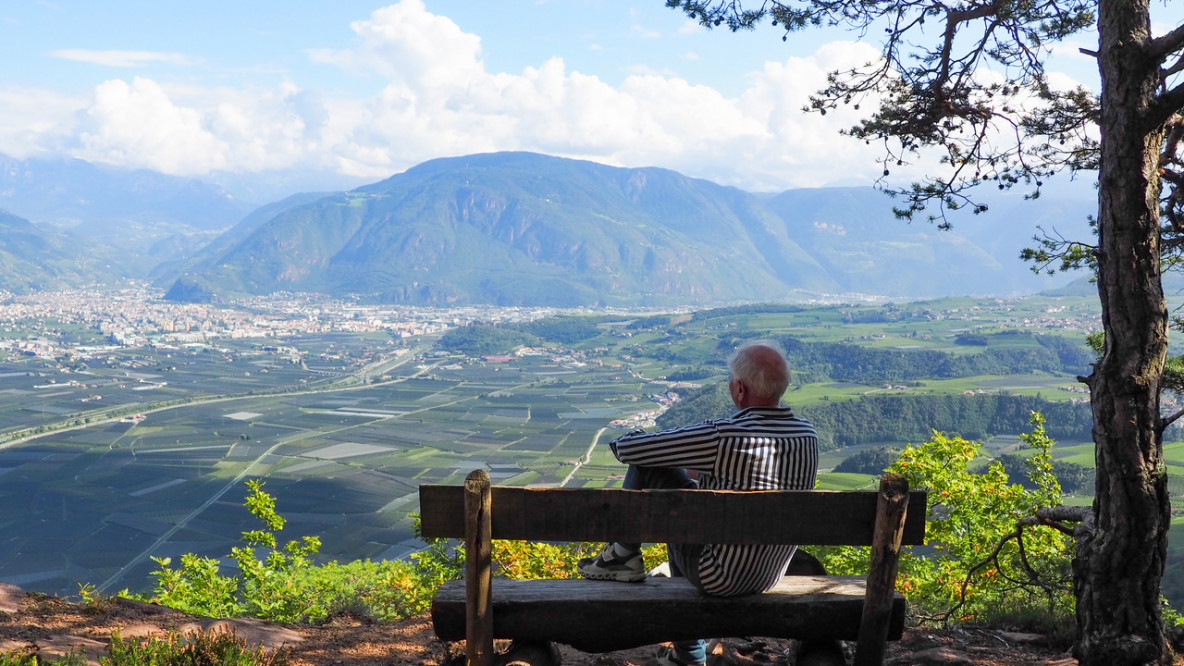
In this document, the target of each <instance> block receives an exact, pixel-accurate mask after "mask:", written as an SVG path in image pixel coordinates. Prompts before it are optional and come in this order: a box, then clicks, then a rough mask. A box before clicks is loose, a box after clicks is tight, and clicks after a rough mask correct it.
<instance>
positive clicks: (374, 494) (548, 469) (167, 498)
mask: <svg viewBox="0 0 1184 666" xmlns="http://www.w3.org/2000/svg"><path fill="white" fill-rule="evenodd" d="M1096 327H1097V314H1096V306H1095V305H1091V304H1090V302H1089V299H1072V298H1066V299H1053V298H1044V297H1040V298H1030V299H989V300H974V299H943V300H942V301H933V302H927V303H918V304H905V305H894V306H888V307H878V306H849V307H848V306H828V307H799V308H784V309H783V311H778V312H764V313H762V312H744V311H739V310H737V311H735V312H731V311H720V312H716V313H714V314H711V315H709V316H708V315H703V314H696V315H695V316H691V315H677V316H667V315H659V316H656V317H655V316H652V315H645V314H637V315H629V316H625V315H621V316H618V317H603V318H602V320H601V323H600V324H599V331H600V334H599V335H597V336H595V337H592V338H587V339H582V340H579V341H576V342H570V343H563V344H559V343H554V342H546V341H543V342H540V344H539V348H538V350H537V354H528V355H519V356H514V357H513V358H512V360H510V361H508V362H498V363H494V362H485V361H482V360H481V358H480V357H479V356H475V355H468V354H464V353H455V352H447V351H443V350H441V349H440V348H439V347H437V346H436V343H437V341H436V339H435V338H434V337H429V338H412V339H402V340H393V339H391V338H390V337H389V336H385V335H382V334H378V335H376V334H325V335H319V336H318V335H304V336H297V337H293V338H288V339H285V340H283V341H282V342H279V343H278V344H277V343H276V342H274V341H273V342H269V343H268V344H267V345H264V344H261V343H258V342H251V341H240V342H236V343H219V346H217V347H215V346H207V345H202V346H193V347H175V348H164V347H157V348H143V349H118V350H113V351H109V352H107V353H104V354H101V355H100V354H96V355H95V356H94V357H91V358H87V359H77V358H75V359H68V360H63V359H46V358H40V357H32V356H25V355H14V354H8V355H5V356H3V357H0V503H2V504H3V506H4V508H5V511H4V512H3V513H2V514H0V534H3V536H2V537H0V580H5V581H8V582H13V583H16V584H19V585H22V586H24V587H26V588H28V589H33V590H42V591H47V592H55V593H61V594H71V593H75V592H76V591H77V583H78V582H90V583H95V584H98V585H101V586H102V587H103V589H104V590H105V591H115V590H118V589H120V588H123V587H129V588H131V589H135V590H142V589H144V588H145V587H147V586H148V585H149V584H150V578H149V575H148V573H149V571H150V570H151V569H152V568H153V565H152V563H151V561H150V560H148V559H147V557H148V556H157V557H160V556H171V557H176V556H178V555H180V554H182V553H185V552H196V553H200V554H203V555H212V556H221V555H224V554H225V553H226V552H228V550H229V548H230V547H231V546H232V545H234V544H235V543H236V541H237V539H238V536H239V533H240V532H241V531H243V530H245V529H250V528H253V527H255V526H254V525H252V524H251V522H250V517H249V514H248V513H247V511H246V509H245V508H243V507H242V500H243V497H244V496H245V494H246V488H245V486H244V484H243V481H244V480H246V479H248V478H263V479H265V480H266V481H267V490H268V492H270V493H272V494H273V495H275V496H276V497H277V498H278V506H277V508H278V510H279V512H280V513H281V514H282V515H284V516H285V517H286V518H288V519H289V523H288V526H287V528H286V529H285V532H284V535H283V536H285V537H287V538H294V537H297V536H302V535H306V534H309V535H318V536H320V537H321V538H322V540H323V542H324V544H325V547H324V550H323V558H324V559H339V560H349V559H357V558H398V557H402V556H405V555H406V554H408V553H409V552H412V551H413V550H415V549H417V548H418V547H419V546H420V542H419V541H418V540H416V539H415V537H414V535H413V532H412V521H411V518H410V514H411V513H413V512H414V511H415V510H416V506H417V495H416V492H417V488H418V485H419V484H420V483H425V482H431V483H459V482H460V481H461V480H462V479H463V478H464V476H465V475H466V474H467V473H468V472H469V471H470V470H472V469H475V468H478V467H480V468H484V469H487V470H488V471H489V472H490V474H491V476H492V477H493V478H494V480H495V482H498V483H504V484H511V485H528V484H529V485H560V484H563V485H566V486H569V487H579V486H587V487H601V486H606V485H615V484H619V483H620V480H621V477H622V475H623V473H624V468H623V467H622V466H621V465H620V463H618V462H617V461H616V460H615V459H614V458H613V457H612V455H611V452H610V451H609V449H608V447H607V446H606V444H607V442H608V440H610V439H611V438H612V437H614V436H616V435H617V434H620V433H621V432H623V430H621V429H619V428H614V427H611V426H610V422H611V421H613V420H614V419H623V418H629V417H637V415H639V414H642V413H643V412H656V411H659V410H660V409H661V408H660V406H659V404H658V403H657V402H655V401H654V400H653V396H656V395H659V394H663V393H665V392H667V391H669V390H671V389H672V387H675V386H678V387H679V388H678V389H677V390H678V391H680V392H682V393H686V392H687V391H693V390H694V389H693V387H694V386H710V385H713V384H715V383H718V382H719V381H721V380H722V379H723V378H724V377H725V376H726V369H725V368H724V364H723V361H724V358H725V356H726V353H727V351H728V350H729V349H730V348H731V347H732V346H734V344H735V342H736V341H737V340H739V339H744V338H750V337H768V336H792V337H793V338H794V339H796V340H799V341H802V342H803V343H809V344H819V345H832V347H826V348H827V349H837V350H843V349H859V350H873V351H877V352H892V353H900V354H906V355H907V354H909V353H912V352H923V351H924V352H938V353H941V354H945V355H947V356H949V357H950V358H970V357H973V356H974V355H976V354H981V353H982V352H984V350H989V351H992V352H997V353H1000V354H1007V353H1012V352H1015V353H1024V352H1031V351H1033V350H1035V351H1040V350H1041V349H1042V348H1043V347H1044V346H1046V343H1047V340H1048V338H1046V337H1042V336H1056V337H1059V338H1064V339H1065V340H1068V341H1071V342H1070V344H1077V342H1076V341H1079V340H1080V339H1082V338H1083V337H1084V335H1085V333H1086V332H1088V331H1090V330H1094V329H1095V328H1096ZM64 334H65V333H64ZM966 334H975V335H985V336H988V339H987V344H986V345H979V344H965V342H966V341H967V339H966V338H965V335H966ZM68 335H70V336H73V337H76V338H79V339H83V340H89V339H90V338H88V337H87V336H88V333H87V331H86V330H85V329H83V330H70V331H69V332H68ZM959 336H963V337H962V338H960V337H959ZM91 337H93V336H91ZM1041 340H1044V342H1041ZM292 350H297V351H298V354H293V353H292ZM506 351H507V352H509V351H511V350H506ZM820 368H823V366H821V365H820V366H817V367H813V368H806V369H805V370H804V371H803V374H802V375H801V376H800V377H806V378H809V377H811V376H813V377H821V376H823V374H825V372H824V369H820ZM873 370H874V368H873ZM1020 370H1022V369H1020ZM1082 372H1086V369H1085V368H1081V369H1074V368H1057V369H1054V370H1033V371H1011V372H1007V373H1004V374H973V375H966V376H952V377H940V378H939V377H923V378H918V379H910V380H908V381H877V382H866V381H856V380H850V379H846V380H844V379H835V378H834V377H826V378H825V379H824V380H822V381H808V380H801V379H799V381H798V382H797V383H795V385H794V386H793V387H792V388H791V391H790V392H789V393H788V394H787V396H786V399H787V400H788V401H789V402H790V403H791V404H794V405H797V406H805V405H811V404H817V403H819V402H821V401H837V402H842V401H848V400H850V401H854V400H861V399H864V398H866V397H868V396H877V395H901V396H909V395H950V394H967V393H968V392H969V393H970V394H981V393H987V394H1011V395H1033V396H1034V395H1039V396H1041V397H1042V398H1044V399H1046V400H1051V401H1068V400H1073V399H1078V400H1080V399H1081V398H1082V397H1084V394H1082V393H1080V392H1077V391H1074V390H1066V389H1075V388H1077V387H1078V386H1079V384H1078V383H1077V382H1076V374H1078V373H1082ZM678 373H691V374H692V375H694V376H696V377H697V378H696V379H694V380H693V381H689V382H685V383H683V384H679V383H678V382H676V381H674V380H672V379H668V377H677V376H678ZM688 384H689V385H690V386H691V387H692V388H687V385H688ZM96 396H97V397H96ZM137 413H140V414H143V416H144V417H145V418H144V420H142V421H139V422H135V423H130V422H121V421H120V420H119V419H120V418H121V417H127V416H130V415H133V414H137ZM719 415H720V414H713V413H705V414H701V415H699V418H710V417H714V416H719ZM638 418H640V417H638ZM629 427H633V426H629ZM1016 434H1018V433H1015V432H1005V433H995V436H993V437H991V438H990V439H989V441H987V442H985V443H984V444H985V445H984V452H985V454H986V455H998V454H1000V453H1004V452H1009V451H1013V450H1015V449H1016V448H1017V446H1018V440H1017V438H1016V437H1015V435H1016ZM5 442H9V443H8V444H5ZM594 443H598V444H597V445H594ZM906 443H907V442H877V443H873V444H868V445H861V446H859V447H848V448H845V449H840V450H833V451H825V452H823V455H822V459H821V474H820V484H821V486H822V487H824V488H833V489H858V488H871V487H874V484H875V478H874V477H873V476H870V475H860V474H845V473H842V474H841V473H835V472H833V471H831V470H833V468H834V467H835V466H836V465H837V464H838V463H840V462H842V460H844V459H845V458H847V457H849V456H850V455H853V454H854V453H856V452H858V451H860V450H863V449H867V448H872V447H874V446H879V445H884V444H891V445H893V446H897V447H899V446H902V445H904V444H906ZM1165 454H1166V457H1167V460H1168V462H1169V464H1170V465H1171V467H1170V470H1171V473H1172V479H1171V481H1172V490H1173V496H1174V497H1179V496H1180V494H1179V492H1178V491H1179V490H1184V487H1181V486H1184V474H1180V472H1184V442H1172V443H1169V444H1168V445H1167V446H1166V447H1165ZM1054 455H1055V456H1056V457H1057V458H1058V459H1059V460H1064V461H1067V462H1075V463H1078V464H1081V465H1084V466H1092V465H1093V448H1092V444H1089V443H1083V442H1082V441H1065V442H1062V443H1061V444H1059V445H1058V446H1057V447H1056V448H1055V449H1054ZM1067 501H1069V502H1071V503H1075V504H1078V503H1087V502H1088V501H1089V498H1087V497H1073V498H1068V500H1067ZM1182 507H1184V505H1178V506H1177V507H1176V510H1177V511H1179V510H1180V509H1181V508H1182ZM1177 522H1179V519H1177ZM1172 557H1174V558H1176V559H1175V560H1173V561H1184V539H1175V540H1173V548H1172ZM1180 587H1181V589H1184V581H1181V585H1180Z"/></svg>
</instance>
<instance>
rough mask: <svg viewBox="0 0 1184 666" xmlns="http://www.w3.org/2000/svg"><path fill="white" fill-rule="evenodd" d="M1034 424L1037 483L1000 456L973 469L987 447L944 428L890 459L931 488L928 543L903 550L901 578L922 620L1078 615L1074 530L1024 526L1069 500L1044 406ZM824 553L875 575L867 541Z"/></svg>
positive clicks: (915, 484)
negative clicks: (1014, 474) (1055, 468)
mask: <svg viewBox="0 0 1184 666" xmlns="http://www.w3.org/2000/svg"><path fill="white" fill-rule="evenodd" d="M1031 422H1032V426H1033V430H1032V432H1031V433H1030V434H1027V435H1021V439H1022V440H1024V441H1025V442H1026V443H1027V445H1028V446H1029V447H1031V448H1033V449H1035V450H1036V452H1035V453H1034V454H1033V455H1032V456H1030V457H1029V458H1028V459H1027V464H1028V476H1029V479H1028V480H1029V481H1030V483H1029V484H1028V486H1029V487H1025V486H1024V485H1023V484H1020V483H1012V482H1011V480H1010V479H1009V478H1008V476H1007V472H1006V471H1005V469H1004V467H1003V465H1002V464H1001V463H1000V462H998V461H992V462H990V463H989V464H988V465H987V467H986V469H985V470H984V471H982V472H981V473H975V472H972V471H970V467H971V465H972V463H973V462H975V461H976V460H977V459H980V458H981V452H980V445H979V444H978V443H977V442H972V441H968V440H965V439H963V438H961V437H951V436H947V435H944V434H942V433H937V432H935V433H934V434H933V437H932V438H931V439H930V440H929V441H928V442H926V443H924V444H921V445H919V446H909V447H907V448H905V450H904V451H903V452H902V453H901V455H900V459H899V460H898V461H897V462H896V463H894V464H893V465H892V466H891V467H889V470H888V471H891V472H898V473H901V474H903V475H904V476H905V478H907V479H908V481H909V486H910V487H911V488H914V489H926V490H928V491H929V511H928V517H927V523H926V527H925V542H926V546H925V547H922V548H913V549H908V550H905V551H904V552H902V555H901V560H900V574H899V579H898V581H897V589H899V590H900V591H901V592H902V593H904V595H905V596H906V597H907V598H908V600H909V604H910V607H911V610H912V611H914V612H915V613H916V614H917V616H918V617H919V618H920V619H923V620H926V619H927V620H937V621H968V620H975V619H979V620H982V619H987V618H989V617H990V618H994V619H998V616H999V615H1000V614H1001V613H1002V614H1007V613H1010V612H1012V611H1016V612H1018V611H1019V610H1020V609H1031V608H1039V609H1041V612H1042V615H1043V617H1046V618H1047V619H1048V620H1049V621H1050V622H1052V623H1053V624H1058V623H1061V622H1062V621H1063V620H1065V619H1066V618H1068V617H1069V616H1070V615H1071V614H1072V612H1073V596H1072V590H1071V580H1072V579H1071V571H1070V561H1071V556H1072V548H1073V544H1072V538H1071V537H1070V536H1068V535H1066V534H1064V533H1062V532H1060V531H1058V530H1055V529H1051V528H1049V527H1043V526H1037V527H1032V528H1029V529H1025V530H1023V531H1022V532H1020V531H1018V529H1017V521H1019V520H1020V519H1022V518H1025V517H1030V516H1033V515H1035V512H1036V509H1038V508H1042V507H1054V506H1057V505H1059V504H1060V500H1061V488H1060V485H1059V484H1058V482H1057V478H1056V476H1055V475H1054V474H1053V472H1052V455H1051V448H1052V446H1053V441H1052V440H1051V439H1050V438H1049V437H1048V436H1047V434H1046V433H1045V430H1044V419H1043V417H1042V416H1041V415H1040V414H1038V413H1034V414H1033V415H1032V421H1031ZM822 559H823V561H824V563H825V564H826V566H827V569H828V571H829V572H830V573H832V574H857V573H858V574H863V573H866V567H867V561H868V559H867V549H854V548H836V549H828V550H826V552H825V553H824V555H823V558H822Z"/></svg>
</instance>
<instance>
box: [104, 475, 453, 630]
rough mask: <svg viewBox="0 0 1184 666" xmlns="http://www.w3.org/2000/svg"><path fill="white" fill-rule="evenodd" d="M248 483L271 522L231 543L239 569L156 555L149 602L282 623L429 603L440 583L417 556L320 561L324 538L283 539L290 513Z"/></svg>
mask: <svg viewBox="0 0 1184 666" xmlns="http://www.w3.org/2000/svg"><path fill="white" fill-rule="evenodd" d="M247 486H248V488H249V489H250V493H249V494H248V495H247V499H246V506H247V508H248V509H249V510H250V512H251V514H252V515H254V516H255V517H257V518H259V519H260V521H262V523H263V527H264V529H260V530H251V531H248V532H244V533H243V541H244V542H245V543H246V546H236V547H235V548H233V549H231V552H230V558H231V559H233V560H234V562H235V563H236V564H237V565H238V566H237V568H238V575H237V576H230V575H225V574H223V573H221V564H220V562H219V561H218V560H217V559H215V558H210V557H201V556H198V555H195V554H193V553H186V554H184V555H182V556H181V562H180V566H179V567H174V566H173V565H172V562H171V560H170V558H167V557H166V558H153V561H155V562H156V563H157V565H158V568H157V570H156V571H154V572H153V573H152V575H153V577H154V578H155V579H156V583H155V585H154V588H153V591H152V593H151V595H148V598H147V599H146V600H147V601H152V602H154V603H159V604H161V605H164V606H169V607H172V608H176V609H178V610H181V611H184V612H187V613H194V614H198V615H206V616H209V617H256V618H261V619H265V620H272V621H280V622H318V621H322V620H324V619H326V618H328V617H329V616H331V615H334V614H338V613H352V614H354V615H360V616H363V617H368V618H372V619H375V620H392V619H398V618H402V617H407V616H409V615H414V614H416V613H420V612H423V611H424V610H426V609H427V606H428V603H429V602H430V600H431V596H432V593H434V590H435V587H432V588H431V591H428V590H427V589H425V588H424V585H423V581H422V580H421V577H420V575H419V574H418V572H417V571H416V568H415V566H414V565H413V564H412V563H408V562H399V561H383V562H373V561H369V560H358V561H355V562H350V563H347V564H338V563H337V562H329V563H327V564H324V565H319V566H318V565H314V564H313V562H312V556H313V555H315V554H316V553H317V551H318V550H320V546H321V542H320V539H319V538H317V537H308V536H306V537H302V538H300V539H298V540H293V541H289V542H287V543H285V544H283V545H282V546H281V545H280V544H279V541H278V539H277V538H276V533H277V532H279V531H280V530H282V529H283V527H284V523H285V520H284V518H283V517H281V516H280V515H279V514H278V513H277V512H276V510H275V498H274V497H272V496H271V495H269V494H268V493H266V492H264V490H263V482H261V481H248V482H247ZM260 555H262V556H260ZM437 587H438V585H437ZM127 596H134V595H127ZM140 598H143V597H140Z"/></svg>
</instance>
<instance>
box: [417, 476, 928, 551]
mask: <svg viewBox="0 0 1184 666" xmlns="http://www.w3.org/2000/svg"><path fill="white" fill-rule="evenodd" d="M492 492H493V501H492V511H493V517H492V520H491V523H492V525H491V527H492V532H493V538H494V539H530V540H537V541H623V542H626V543H628V542H645V543H798V544H811V545H837V546H858V545H864V546H866V545H870V544H871V543H872V535H873V533H874V532H875V517H876V501H877V496H878V493H876V492H835V491H826V490H811V491H786V490H781V491H746V492H738V491H708V490H697V491H694V492H687V491H680V490H619V489H600V488H598V489H587V488H582V489H559V488H510V487H497V486H495V487H494V488H493V489H492ZM419 498H420V499H419V505H420V514H421V517H422V524H421V528H422V530H423V535H424V536H426V537H457V538H459V537H463V536H464V534H465V531H464V528H465V526H464V515H465V513H464V497H463V489H462V487H461V486H445V485H433V484H425V485H422V486H420V487H419ZM925 502H926V496H925V493H924V492H918V491H914V492H911V493H909V497H908V514H907V520H906V522H905V526H904V535H903V537H902V543H903V544H905V545H917V544H920V543H922V540H923V538H924V534H925V512H926V506H925Z"/></svg>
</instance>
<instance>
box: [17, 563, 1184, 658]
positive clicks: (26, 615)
mask: <svg viewBox="0 0 1184 666" xmlns="http://www.w3.org/2000/svg"><path fill="white" fill-rule="evenodd" d="M202 630H205V631H218V630H222V631H228V630H233V631H234V632H235V633H236V634H237V635H238V636H240V637H242V638H244V639H245V640H246V641H247V642H248V643H250V644H252V645H255V644H262V645H265V646H267V647H269V648H272V649H282V650H285V651H287V653H288V656H289V659H290V663H292V664H293V665H294V666H314V665H315V666H320V665H322V664H325V665H337V664H340V665H342V666H379V665H382V666H388V665H399V666H461V665H463V663H464V655H463V644H444V643H441V642H439V641H437V640H436V638H435V635H434V634H433V633H432V628H431V622H430V621H429V619H428V618H427V617H426V616H421V617H414V618H410V619H407V620H402V621H399V622H389V623H371V622H366V621H363V620H360V619H357V618H352V617H337V618H334V619H333V620H332V621H330V622H328V623H326V624H324V625H319V626H315V627H309V626H302V625H301V626H297V625H283V624H274V623H266V622H261V621H258V620H243V619H231V620H213V619H210V618H203V617H197V616H192V615H187V614H185V613H181V612H178V611H175V610H173V609H170V608H165V607H162V606H155V605H151V604H143V603H138V602H133V601H128V600H122V599H109V600H104V601H101V602H99V603H97V604H94V605H90V606H87V605H84V604H79V603H70V602H67V601H64V600H62V599H58V598H54V597H46V596H43V595H38V594H27V593H25V592H24V591H22V590H20V589H19V588H15V587H13V586H10V585H5V584H3V583H0V654H4V653H6V652H9V651H14V650H15V651H25V652H29V653H35V654H38V655H40V656H42V657H43V658H50V659H52V658H54V657H60V656H62V655H65V654H68V653H70V652H71V651H73V652H74V653H75V654H79V653H84V654H85V656H86V658H87V662H88V664H96V665H97V664H98V657H99V656H100V655H102V654H103V653H104V651H105V648H106V644H107V641H108V638H109V637H110V636H111V633H112V632H113V631H119V633H120V635H122V636H123V637H125V638H129V637H141V636H150V635H156V636H166V635H167V634H168V633H169V632H177V633H181V634H186V633H190V632H195V631H202ZM560 652H561V654H562V658H563V664H564V665H565V666H652V665H653V664H654V656H653V655H654V649H653V648H652V647H646V648H640V649H636V650H622V651H619V652H610V653H606V654H586V653H582V652H577V651H575V650H572V649H570V648H567V647H564V646H561V647H560ZM793 654H794V650H793V645H792V642H791V641H785V640H774V639H754V638H747V639H727V640H725V641H724V642H723V643H722V644H721V645H720V646H719V647H718V648H717V649H716V653H715V654H714V655H713V656H712V657H711V661H712V666H801V665H795V664H794V661H795V658H794V656H793ZM1178 663H1179V664H1181V665H1182V666H1184V660H1181V661H1180V662H1178ZM886 664H889V665H892V666H904V665H917V666H926V665H931V664H932V665H949V666H960V665H963V664H975V665H982V666H1036V665H1043V666H1051V665H1055V666H1072V665H1076V664H1077V660H1076V659H1073V658H1072V657H1071V656H1069V655H1068V654H1067V653H1065V651H1064V650H1063V649H1061V648H1058V647H1055V646H1052V645H1049V644H1048V642H1047V641H1046V640H1045V639H1044V637H1042V636H1039V635H1034V634H1024V633H1018V632H1006V631H998V630H973V629H958V630H941V631H938V630H930V629H910V630H908V631H907V632H906V634H905V636H904V639H903V640H901V641H897V642H894V643H892V644H891V645H890V648H889V653H888V656H887V659H886Z"/></svg>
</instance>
